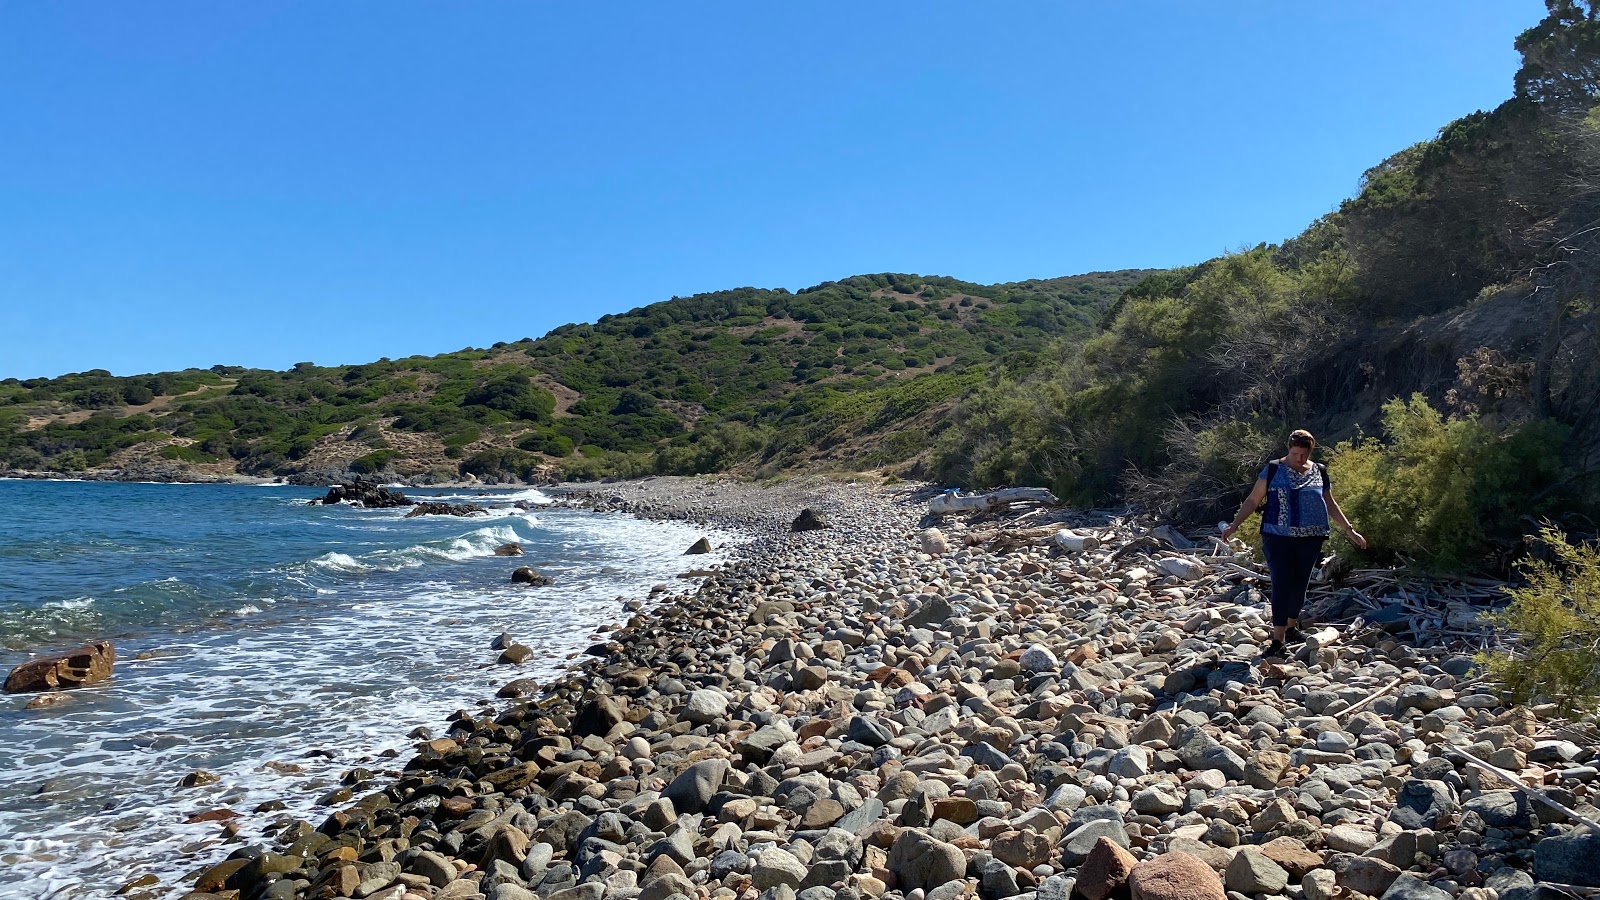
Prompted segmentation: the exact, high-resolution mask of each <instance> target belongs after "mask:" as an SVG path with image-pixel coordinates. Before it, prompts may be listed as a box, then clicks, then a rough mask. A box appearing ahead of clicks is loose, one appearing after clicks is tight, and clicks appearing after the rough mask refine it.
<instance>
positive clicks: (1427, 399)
mask: <svg viewBox="0 0 1600 900" xmlns="http://www.w3.org/2000/svg"><path fill="white" fill-rule="evenodd" d="M1548 6H1549V10H1550V12H1549V15H1548V16H1547V17H1546V18H1545V19H1544V20H1543V21H1542V22H1540V24H1539V25H1537V26H1535V27H1534V28H1532V29H1530V30H1529V31H1527V32H1525V33H1524V34H1522V35H1521V36H1519V37H1518V38H1517V40H1516V47H1517V49H1518V50H1519V51H1520V52H1521V53H1522V55H1523V66H1522V69H1521V71H1520V72H1519V73H1518V75H1517V78H1516V83H1515V86H1514V88H1515V93H1514V95H1513V97H1512V98H1511V99H1509V100H1507V101H1506V102H1505V103H1503V104H1501V105H1500V106H1499V107H1497V108H1495V109H1494V110H1491V111H1489V112H1476V113H1473V114H1472V115H1469V116H1466V117H1464V118H1462V119H1459V120H1457V121H1454V122H1451V123H1450V124H1448V125H1446V126H1445V127H1444V128H1443V129H1442V130H1441V131H1440V132H1439V134H1438V136H1437V137H1436V138H1435V139H1433V140H1431V141H1425V142H1423V143H1421V144H1418V145H1416V146H1414V147H1410V148H1407V149H1405V150H1403V151H1401V152H1399V153H1397V154H1395V155H1394V156H1392V157H1390V158H1389V159H1387V160H1384V161H1383V162H1381V163H1379V164H1378V165H1376V166H1374V167H1373V168H1372V169H1371V170H1369V171H1368V172H1367V173H1366V174H1365V176H1364V177H1363V178H1362V180H1361V185H1360V190H1359V192H1358V193H1357V194H1356V196H1355V197H1353V198H1351V199H1349V200H1347V201H1345V202H1344V203H1343V204H1341V205H1340V206H1339V208H1338V209H1337V210H1335V211H1334V212H1332V213H1330V214H1328V215H1327V216H1325V217H1323V218H1322V219H1320V220H1318V221H1317V222H1315V223H1313V224H1312V225H1311V226H1310V227H1309V228H1307V229H1306V230H1305V232H1304V233H1302V234H1300V235H1299V236H1297V237H1294V238H1293V239H1291V240H1288V241H1286V242H1284V243H1283V244H1281V245H1262V246H1259V247H1257V248H1255V249H1253V250H1249V251H1246V252H1241V253H1237V254H1233V255H1229V256H1225V257H1221V258H1218V259H1213V260H1210V261H1207V262H1204V263H1201V264H1199V265H1196V266H1193V267H1191V268H1188V269H1185V270H1181V271H1173V272H1163V273H1159V274H1156V275H1153V276H1151V277H1150V278H1147V279H1145V280H1144V281H1143V282H1141V283H1140V284H1139V285H1137V286H1135V287H1134V288H1133V289H1132V290H1130V291H1129V292H1128V293H1127V295H1126V296H1125V297H1124V298H1123V299H1122V300H1121V301H1119V302H1118V304H1117V305H1116V307H1115V308H1114V309H1113V310H1112V312H1111V314H1110V315H1108V317H1107V319H1106V320H1105V323H1104V325H1103V327H1102V328H1101V329H1100V331H1099V333H1098V334H1096V335H1095V336H1093V337H1092V338H1090V339H1089V340H1087V341H1083V342H1078V343H1072V344H1062V345H1059V346H1058V347H1057V348H1056V353H1055V355H1053V356H1050V355H1047V356H1045V357H1043V359H1044V361H1045V362H1047V363H1049V364H1048V365H1042V366H1040V367H1039V368H1037V369H1036V370H1034V371H1032V372H1028V373H1023V374H1022V375H1020V376H1017V377H1014V378H1010V379H1002V380H1000V381H998V382H996V383H994V384H992V385H987V386H985V387H984V388H983V389H982V390H980V391H979V392H977V393H976V395H975V396H973V397H971V398H969V399H968V400H967V402H966V403H965V405H964V406H963V408H962V410H961V412H960V415H959V416H958V417H957V418H958V421H960V423H961V426H960V427H959V428H957V429H954V430H952V431H950V432H947V433H946V434H945V435H944V437H943V439H942V443H941V446H940V448H939V450H938V451H937V453H936V464H935V470H936V471H937V472H938V474H939V475H940V476H941V477H943V478H944V479H946V480H948V481H951V482H955V483H961V484H968V485H973V486H977V487H983V486H988V485H995V484H1003V483H1033V484H1047V485H1051V486H1052V487H1054V488H1055V489H1056V490H1057V492H1058V493H1061V494H1063V495H1064V496H1068V497H1072V498H1076V499H1079V500H1083V501H1089V502H1097V501H1103V500H1105V499H1107V498H1116V497H1131V498H1133V499H1137V500H1141V501H1144V502H1146V503H1147V504H1149V505H1152V506H1155V507H1159V508H1164V509H1167V510H1168V511H1170V512H1172V513H1174V514H1177V515H1180V516H1182V517H1185V518H1188V519H1189V520H1191V521H1195V522H1203V521H1215V520H1216V518H1218V517H1221V516H1223V515H1226V514H1230V513H1231V512H1232V510H1233V508H1234V506H1235V505H1236V504H1237V503H1238V501H1239V500H1240V499H1241V498H1242V496H1243V492H1244V490H1245V488H1246V487H1247V486H1248V485H1249V483H1250V482H1251V480H1252V479H1253V477H1254V474H1255V473H1256V472H1257V470H1258V469H1259V466H1260V465H1261V463H1262V461H1263V460H1264V459H1265V458H1266V457H1267V456H1268V455H1269V453H1271V452H1273V451H1274V448H1276V450H1277V452H1281V450H1282V444H1281V442H1282V441H1283V439H1284V435H1286V434H1287V433H1288V431H1289V430H1290V429H1291V428H1294V427H1309V428H1311V429H1313V430H1314V431H1316V432H1317V433H1318V434H1320V435H1322V436H1323V437H1324V438H1325V439H1333V440H1347V441H1349V442H1350V446H1349V447H1348V448H1347V449H1346V450H1345V451H1344V452H1342V453H1333V454H1329V455H1330V457H1331V459H1332V470H1333V478H1334V482H1335V484H1336V485H1340V486H1341V487H1340V490H1342V491H1344V492H1345V494H1346V496H1347V497H1348V498H1349V499H1350V501H1351V502H1349V503H1347V504H1346V505H1347V507H1349V508H1352V509H1353V510H1354V511H1358V512H1361V513H1362V514H1364V515H1365V517H1366V518H1367V520H1368V521H1369V523H1371V524H1372V525H1373V527H1374V528H1375V529H1377V530H1378V531H1381V532H1383V534H1382V535H1381V537H1382V538H1383V540H1382V541H1381V543H1382V545H1383V547H1384V548H1385V549H1386V550H1387V551H1388V552H1389V553H1391V554H1399V555H1402V556H1404V557H1406V558H1411V559H1416V560H1419V561H1429V562H1432V563H1434V564H1436V565H1438V566H1440V567H1443V568H1461V567H1463V566H1465V565H1467V564H1468V562H1469V560H1471V559H1474V558H1481V554H1482V552H1483V551H1484V550H1485V549H1490V548H1493V547H1496V546H1498V548H1499V549H1501V550H1508V551H1509V550H1510V549H1513V548H1514V547H1515V546H1520V544H1521V535H1522V534H1523V533H1525V532H1527V531H1530V530H1532V528H1533V526H1535V525H1536V524H1537V521H1538V519H1539V518H1540V517H1541V516H1556V517H1563V518H1565V519H1566V520H1567V521H1569V522H1570V523H1572V527H1575V528H1577V529H1580V530H1583V531H1591V530H1592V529H1593V527H1594V526H1593V522H1592V521H1591V520H1590V519H1587V518H1585V515H1586V511H1587V513H1588V514H1592V513H1593V509H1594V507H1595V504H1596V500H1597V497H1600V295H1597V290H1600V7H1597V5H1596V3H1594V2H1592V0H1582V2H1579V0H1548Z"/></svg>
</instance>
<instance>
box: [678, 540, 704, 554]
mask: <svg viewBox="0 0 1600 900" xmlns="http://www.w3.org/2000/svg"><path fill="white" fill-rule="evenodd" d="M710 552H711V542H710V541H708V540H706V539H705V538H701V539H700V540H698V541H695V542H694V543H693V544H691V545H689V549H687V550H685V551H683V555H684V556H691V555H694V554H698V553H710Z"/></svg>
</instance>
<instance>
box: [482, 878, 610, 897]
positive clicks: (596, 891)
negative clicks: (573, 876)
mask: <svg viewBox="0 0 1600 900" xmlns="http://www.w3.org/2000/svg"><path fill="white" fill-rule="evenodd" d="M499 887H508V885H497V886H496V888H495V889H498V888H499ZM517 890H519V891H522V893H521V894H518V895H516V896H515V897H511V898H504V900H529V898H537V896H538V895H537V894H535V893H534V892H533V891H530V890H526V889H524V888H517ZM605 892H606V886H605V885H604V884H601V883H600V882H598V881H585V882H584V883H582V884H578V885H574V886H572V887H569V888H566V889H565V890H560V891H556V892H555V893H553V894H551V895H550V896H548V897H546V898H544V900H600V898H601V897H602V896H604V895H605ZM488 900H495V898H494V895H493V894H492V893H491V894H490V895H489V898H488Z"/></svg>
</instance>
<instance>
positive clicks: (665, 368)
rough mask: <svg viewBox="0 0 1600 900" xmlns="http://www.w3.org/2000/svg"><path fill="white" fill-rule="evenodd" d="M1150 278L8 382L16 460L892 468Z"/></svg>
mask: <svg viewBox="0 0 1600 900" xmlns="http://www.w3.org/2000/svg"><path fill="white" fill-rule="evenodd" d="M1149 274H1151V273H1150V272H1148V271H1123V272H1101V273H1094V274H1089V275H1079V276H1072V277H1066V278H1054V279H1048V280H1041V281H1026V282H1017V283H1012V284H999V285H977V284H969V283H966V282H961V281H957V280H955V279H951V278H943V277H931V276H930V277H922V276H915V275H893V274H886V275H865V276H857V277H853V278H847V279H844V280H842V281H836V282H827V283H824V284H820V285H817V286H816V287H812V288H808V289H806V290H803V291H799V292H796V293H791V292H789V291H786V290H766V289H760V288H739V289H736V290H729V291H719V292H715V293H710V294H700V295H696V296H693V297H682V298H677V297H675V298H673V299H671V300H667V301H663V302H660V303H654V304H651V305H649V306H645V307H642V308H639V309H634V310H630V311H628V312H626V313H621V314H618V315H608V316H605V317H603V318H601V319H600V320H599V321H598V322H595V323H593V324H584V325H565V326H562V327H560V328H557V329H555V330H554V331H552V332H550V333H549V334H547V335H545V336H544V337H542V338H539V339H537V340H533V339H526V338H524V339H522V340H519V341H516V342H514V343H502V344H496V345H495V346H494V347H492V348H488V349H482V350H479V349H467V350H462V351H459V352H456V353H447V354H443V355H440V356H434V357H411V358H408V359H400V360H389V359H384V360H379V361H377V362H373V363H368V364H366V365H359V366H336V367H325V366H317V365H313V364H311V363H301V364H299V365H296V366H295V367H294V368H292V369H290V370H288V371H283V372H276V371H263V370H248V369H241V368H237V367H230V366H225V365H219V366H214V367H212V368H211V369H209V370H188V371H184V372H168V373H162V374H158V375H145V376H133V377H113V376H111V375H110V374H109V373H107V372H105V371H100V370H96V371H90V372H84V373H78V374H73V375H66V376H62V377H60V378H52V379H43V378H40V379H29V380H26V381H19V380H16V379H8V380H6V381H3V382H0V466H3V467H8V468H10V469H12V470H27V471H62V472H102V473H107V472H115V473H119V474H121V475H123V476H124V477H150V476H160V475H163V474H165V475H181V474H184V473H189V472H203V473H213V474H226V473H233V472H240V473H245V474H254V475H293V474H309V475H312V476H323V477H334V476H337V475H339V474H341V473H343V472H345V471H347V470H353V471H356V472H362V473H364V472H372V473H376V472H393V473H395V474H397V475H404V476H412V477H415V476H418V475H431V476H433V477H444V478H453V477H459V476H460V475H462V474H465V473H472V474H476V475H480V476H486V477H496V478H504V477H520V478H529V477H533V476H535V475H537V474H540V473H541V472H548V471H549V470H548V468H546V467H549V466H558V467H560V468H562V469H564V470H565V474H568V475H576V476H585V475H589V476H593V475H601V474H610V473H618V474H643V473H646V472H653V471H661V472H700V471H716V470H722V469H726V468H728V467H729V466H731V465H733V464H735V463H739V462H744V463H746V464H748V465H749V466H751V467H752V468H754V467H758V466H765V467H767V468H768V469H778V468H782V467H790V466H801V465H807V464H825V465H838V466H873V465H883V464H888V463H894V462H900V461H903V460H905V459H908V458H910V457H912V456H914V455H915V454H917V453H918V452H920V451H922V450H923V449H925V448H926V447H927V445H928V440H929V436H930V433H932V432H935V431H937V430H938V427H939V426H940V425H941V424H942V423H940V422H930V421H929V420H928V416H927V415H926V413H927V412H928V411H929V410H930V409H934V408H936V407H943V406H947V405H948V404H949V403H951V402H952V401H953V399H954V398H955V397H957V396H958V395H961V394H963V393H965V392H967V391H968V390H969V389H971V388H972V387H974V386H975V385H977V384H979V383H981V382H982V381H984V380H985V379H987V378H989V377H990V376H991V373H994V372H996V371H1000V372H1013V373H1020V372H1024V371H1028V370H1031V369H1032V368H1034V366H1035V364H1036V360H1037V356H1038V354H1039V353H1040V351H1041V350H1042V349H1043V348H1045V347H1046V345H1048V344H1050V343H1051V342H1052V341H1063V340H1065V341H1069V342H1070V341H1072V340H1075V339H1078V338H1081V337H1082V336H1083V335H1086V334H1088V333H1089V332H1090V331H1091V330H1092V328H1093V327H1094V325H1095V324H1096V323H1097V322H1098V321H1099V320H1100V318H1101V317H1102V316H1103V315H1104V313H1105V311H1106V310H1107V308H1109V307H1110V305H1111V304H1112V303H1113V302H1114V301H1115V300H1116V299H1117V298H1118V297H1119V296H1120V295H1121V293H1122V292H1123V291H1124V290H1125V289H1126V288H1128V287H1129V286H1131V285H1133V284H1134V283H1136V282H1138V281H1139V280H1140V279H1142V278H1144V277H1145V276H1147V275H1149ZM919 417H920V418H919ZM910 423H915V424H914V426H913V425H912V424H910Z"/></svg>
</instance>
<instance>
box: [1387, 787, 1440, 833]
mask: <svg viewBox="0 0 1600 900" xmlns="http://www.w3.org/2000/svg"><path fill="white" fill-rule="evenodd" d="M1455 811H1456V802H1455V799H1454V797H1452V796H1451V793H1450V786H1449V785H1447V784H1445V783H1444V782H1442V781H1431V780H1426V781H1425V780H1420V779H1416V778H1411V779H1407V780H1406V782H1405V783H1404V784H1403V785H1401V787H1400V792H1399V795H1398V796H1397V797H1396V798H1395V805H1394V808H1393V809H1391V810H1390V811H1389V821H1391V822H1393V823H1395V824H1396V825H1399V826H1400V827H1401V828H1411V829H1416V828H1432V827H1434V825H1435V824H1436V823H1437V822H1438V820H1439V819H1440V818H1442V817H1444V816H1447V815H1449V814H1451V813H1453V812H1455Z"/></svg>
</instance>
